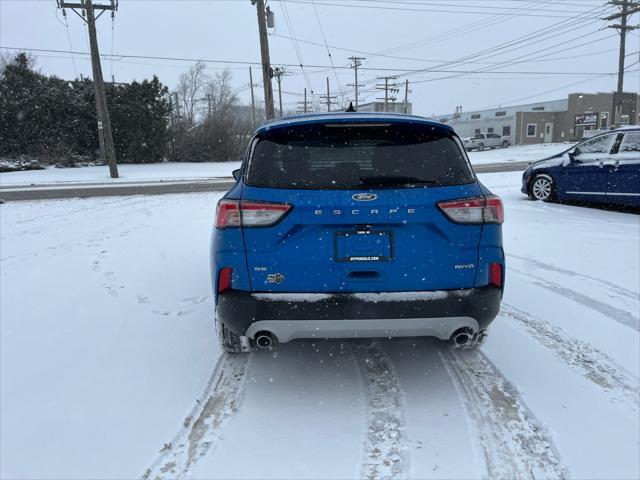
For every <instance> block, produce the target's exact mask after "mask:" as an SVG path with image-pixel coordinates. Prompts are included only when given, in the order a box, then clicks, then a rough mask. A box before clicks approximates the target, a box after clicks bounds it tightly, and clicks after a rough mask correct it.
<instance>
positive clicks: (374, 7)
mask: <svg viewBox="0 0 640 480" xmlns="http://www.w3.org/2000/svg"><path fill="white" fill-rule="evenodd" d="M280 1H286V2H288V3H297V4H301V5H311V2H310V1H308V0H280ZM319 1H320V2H321V3H320V4H321V5H326V6H331V7H342V8H365V9H372V10H391V11H405V12H429V13H456V14H474V15H478V14H482V15H484V14H486V12H483V11H468V10H445V9H433V8H409V7H392V6H380V5H354V4H352V3H331V2H324V1H322V0H319ZM393 3H397V2H393ZM449 6H450V7H454V8H455V7H456V5H449ZM573 13H580V12H573ZM494 15H504V16H510V15H514V14H512V13H508V12H494ZM518 16H519V17H538V18H540V17H542V18H573V17H574V16H572V15H549V14H534V13H531V14H527V13H521V14H519V15H518Z"/></svg>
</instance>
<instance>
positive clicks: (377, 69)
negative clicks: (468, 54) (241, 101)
mask: <svg viewBox="0 0 640 480" xmlns="http://www.w3.org/2000/svg"><path fill="white" fill-rule="evenodd" d="M0 49H2V50H13V51H18V52H21V51H25V52H36V53H38V52H43V53H66V54H75V55H85V56H88V55H90V54H89V53H87V52H78V51H70V50H55V49H47V48H28V47H10V46H7V47H5V46H1V47H0ZM112 56H113V57H114V60H115V61H120V59H122V58H134V59H135V58H137V59H146V60H168V61H181V62H192V63H193V62H198V61H200V62H202V63H218V64H226V63H229V64H233V65H247V66H248V65H261V63H260V62H252V61H240V60H214V59H202V58H200V59H198V58H186V57H160V56H150V55H123V54H113V55H109V54H100V57H102V58H107V59H108V58H111V57H112ZM280 65H281V66H283V67H299V66H300V65H298V64H295V63H281V64H280ZM304 67H305V68H322V69H325V71H326V70H330V69H331V65H316V64H313V65H304ZM352 68H353V67H351V66H340V65H337V66H336V69H341V70H350V69H352ZM359 70H367V71H371V72H386V71H389V72H397V71H399V70H400V68H398V67H364V66H360V67H359ZM405 71H406V72H410V73H424V72H425V69H415V70H405ZM429 71H430V72H436V73H467V74H468V73H478V72H476V71H474V70H444V69H437V70H435V69H434V70H429ZM480 73H482V72H480ZM492 73H503V74H522V75H594V74H598V75H610V73H608V72H554V71H512V72H499V71H498V72H492Z"/></svg>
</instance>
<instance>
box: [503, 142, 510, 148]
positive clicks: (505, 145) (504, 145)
mask: <svg viewBox="0 0 640 480" xmlns="http://www.w3.org/2000/svg"><path fill="white" fill-rule="evenodd" d="M508 146H509V142H507V141H506V140H505V141H503V142H502V148H507V147H508Z"/></svg>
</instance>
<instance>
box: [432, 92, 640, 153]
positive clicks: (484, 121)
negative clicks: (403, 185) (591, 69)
mask: <svg viewBox="0 0 640 480" xmlns="http://www.w3.org/2000/svg"><path fill="white" fill-rule="evenodd" d="M615 97H616V94H615V93H571V94H569V96H568V97H567V98H566V99H564V100H553V101H548V102H538V103H529V104H526V105H517V106H513V107H504V108H494V109H488V110H478V111H473V112H462V111H460V110H458V111H457V112H456V113H454V114H451V115H441V116H439V117H436V118H437V119H438V120H440V121H441V122H443V123H447V124H448V125H451V126H452V127H453V128H455V130H456V132H458V135H460V136H461V137H471V136H473V135H475V134H476V133H497V134H498V135H503V136H505V137H509V140H510V142H511V143H512V144H515V145H530V144H535V143H550V142H563V141H575V140H580V139H582V138H585V137H589V136H591V135H594V134H595V133H597V132H601V131H604V130H607V129H609V128H610V127H611V124H612V119H613V118H614V112H613V109H614V99H615ZM639 115H640V98H639V96H638V94H637V93H623V94H622V112H621V114H620V116H619V118H620V122H619V123H620V124H621V125H630V124H636V123H640V118H639Z"/></svg>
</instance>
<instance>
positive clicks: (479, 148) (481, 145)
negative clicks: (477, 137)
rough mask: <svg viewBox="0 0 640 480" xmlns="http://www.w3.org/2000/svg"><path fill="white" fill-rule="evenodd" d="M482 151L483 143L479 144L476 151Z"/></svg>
mask: <svg viewBox="0 0 640 480" xmlns="http://www.w3.org/2000/svg"><path fill="white" fill-rule="evenodd" d="M483 150H484V143H481V144H480V145H478V151H479V152H482V151H483Z"/></svg>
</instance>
